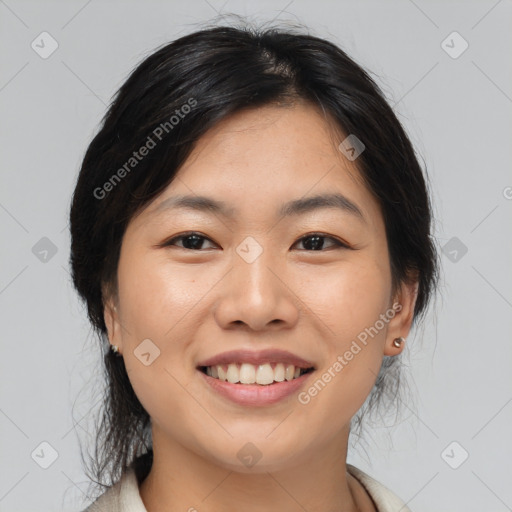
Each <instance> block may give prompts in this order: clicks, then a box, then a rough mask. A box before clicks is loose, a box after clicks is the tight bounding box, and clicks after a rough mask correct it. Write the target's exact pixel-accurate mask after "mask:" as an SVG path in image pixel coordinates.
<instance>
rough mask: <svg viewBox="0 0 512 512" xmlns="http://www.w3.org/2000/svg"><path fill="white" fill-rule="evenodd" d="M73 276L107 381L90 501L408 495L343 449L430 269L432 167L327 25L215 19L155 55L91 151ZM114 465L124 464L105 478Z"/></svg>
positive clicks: (261, 502) (152, 503)
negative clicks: (97, 491) (424, 165)
mask: <svg viewBox="0 0 512 512" xmlns="http://www.w3.org/2000/svg"><path fill="white" fill-rule="evenodd" d="M70 219H71V234H72V247H71V265H72V270H73V280H74V284H75V287H76V289H77V290H78V292H79V294H80V295H81V297H82V298H83V300H84V301H85V303H86V304H87V308H88V314H89V318H90V320H91V322H92V325H93V326H94V328H95V329H96V331H97V333H98V334H99V337H100V340H101V343H102V347H110V350H109V351H105V358H104V360H105V365H106V372H107V378H108V393H107V397H106V401H105V411H104V415H103V418H102V422H101V424H100V425H99V427H98V433H97V453H96V461H95V462H96V468H95V477H96V478H97V479H98V480H99V483H101V484H103V485H106V486H109V488H108V489H107V490H106V492H105V493H104V494H103V495H102V496H101V497H99V499H97V500H96V501H95V502H94V503H93V504H92V505H91V506H90V507H89V508H88V509H87V510H91V511H93V510H94V511H128V510H130V511H133V512H135V511H137V512H144V511H147V512H154V511H157V510H158V511H159V510H166V511H175V510H188V511H193V510H200V511H213V510H216V511H219V510H222V511H229V510H239V509H240V508H243V509H244V510H245V511H253V510H254V511H256V510H258V511H261V510H280V511H296V510H297V511H298V510H308V511H326V510H343V511H356V510H357V511H365V512H366V511H397V510H401V511H402V512H403V511H406V510H409V509H408V508H407V506H406V505H405V504H404V503H403V501H402V500H400V498H398V497H397V496H396V495H395V494H394V493H393V492H391V491H390V490H388V489H387V488H386V487H384V486H383V485H382V484H380V483H379V482H378V481H377V480H375V479H374V478H372V477H370V476H369V475H368V474H366V473H364V472H363V471H361V470H359V469H358V468H356V467H354V466H352V465H350V464H347V462H346V460H347V445H348V437H349V433H350V430H351V425H353V424H354V422H355V421H356V418H357V414H358V411H359V413H361V412H362V411H363V412H364V411H365V410H366V411H367V410H370V409H372V408H374V407H376V406H377V405H379V403H380V405H382V404H383V403H384V402H383V400H385V398H386V396H389V393H391V394H394V393H395V392H396V388H395V387H394V386H395V385H396V382H397V375H398V370H399V364H400V361H399V358H400V354H401V352H402V351H403V350H404V346H405V343H406V341H405V340H406V338H407V335H408V334H409V332H410V329H411V327H412V326H413V325H414V323H415V322H417V321H418V319H420V317H421V316H422V314H424V312H425V310H426V308H427V305H428V303H429V299H430V298H431V295H432V293H433V291H434V290H435V285H436V278H437V268H438V267H437V254H436V250H435V246H434V244H433V241H432V238H431V229H432V226H431V208H430V202H429V197H428V193H427V187H426V184H425V179H424V176H423V174H422V170H421V167H420V165H419V164H418V161H417V159H416V157H415V154H414V150H413V148H412V146H411V143H410V141H409V139H408V137H407V135H406V134H405V133H404V130H403V128H402V127H401V125H400V123H399V122H398V120H397V118H396V117H395V115H394V113H393V111H392V110H391V108H390V107H389V105H388V104H387V103H386V101H385V99H384V97H383V95H382V93H381V92H380V90H379V89H378V87H377V86H376V85H375V83H374V82H373V81H372V80H371V78H370V77H369V76H368V74H367V73H366V72H365V71H364V70H363V69H361V68H360V67H359V66H358V65H357V64H356V63H354V62H353V61H352V60H351V59H350V58H349V57H348V56H347V55H346V54H345V53H344V52H343V51H342V50H341V49H339V48H338V47H336V46H334V45H333V44H331V43H330V42H328V41H325V40H322V39H319V38H316V37H312V36H309V35H305V34H301V33H297V32H294V31H288V30H278V29H268V30H257V29H250V28H231V27H219V28H213V29H207V30H202V31H199V32H196V33H193V34H190V35H187V36H185V37H182V38H180V39H178V40H176V41H174V42H172V43H171V44H168V45H166V46H164V47H163V48H161V49H159V50H158V51H156V52H155V53H153V54H152V55H150V56H149V57H148V58H146V59H145V60H144V61H143V62H142V63H141V64H140V65H139V66H138V67H137V68H136V69H135V71H134V72H133V73H132V74H131V76H130V77H129V78H128V80H127V81H126V82H125V83H124V84H123V86H122V87H121V88H120V90H119V91H118V93H117V96H116V97H115V99H114V101H113V103H112V105H111V107H110V109H109V111H108V113H107V114H106V116H105V118H104V121H103V124H102V127H101V129H100V131H99V133H98V134H97V135H96V136H95V138H94V140H93V141H92V142H91V144H90V146H89V148H88V150H87V153H86V155H85V158H84V161H83V165H82V168H81V172H80V176H79V179H78V183H77V185H76V190H75V193H74V196H73V202H72V207H71V214H70ZM107 476H108V477H110V482H109V483H107V484H104V482H106V481H107Z"/></svg>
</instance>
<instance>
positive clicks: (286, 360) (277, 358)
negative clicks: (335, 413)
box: [198, 349, 314, 368]
mask: <svg viewBox="0 0 512 512" xmlns="http://www.w3.org/2000/svg"><path fill="white" fill-rule="evenodd" d="M230 363H238V364H241V363H249V364H253V365H255V366H257V365H260V364H265V363H283V364H293V365H294V366H296V367H299V368H314V364H313V363H311V362H310V361H306V360H305V359H302V357H299V356H297V355H295V354H292V353H291V352H288V351H286V350H273V349H267V350H261V351H259V352H254V351H252V350H230V351H229V352H223V353H222V354H217V355H216V356H213V357H210V358H208V359H205V360H204V361H201V362H200V363H199V364H198V367H200V366H215V365H219V364H230Z"/></svg>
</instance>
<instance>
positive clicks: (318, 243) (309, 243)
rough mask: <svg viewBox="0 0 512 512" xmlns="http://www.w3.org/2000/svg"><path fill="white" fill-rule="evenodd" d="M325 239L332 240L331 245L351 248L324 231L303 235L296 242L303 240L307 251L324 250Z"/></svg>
mask: <svg viewBox="0 0 512 512" xmlns="http://www.w3.org/2000/svg"><path fill="white" fill-rule="evenodd" d="M325 240H329V241H330V242H331V245H330V247H334V248H337V247H340V248H345V249H349V246H348V245H347V244H344V243H343V242H341V241H339V240H337V239H336V238H334V237H332V236H327V235H323V234H322V233H312V234H310V235H307V236H303V237H302V238H301V239H299V240H298V241H297V242H296V243H300V242H302V244H303V246H304V247H305V249H304V250H306V251H322V250H324V249H325Z"/></svg>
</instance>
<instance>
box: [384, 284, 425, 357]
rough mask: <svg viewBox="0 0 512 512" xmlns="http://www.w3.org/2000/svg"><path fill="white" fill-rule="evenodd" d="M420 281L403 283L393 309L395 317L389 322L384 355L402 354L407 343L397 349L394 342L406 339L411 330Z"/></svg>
mask: <svg viewBox="0 0 512 512" xmlns="http://www.w3.org/2000/svg"><path fill="white" fill-rule="evenodd" d="M418 286H419V284H418V281H417V280H415V281H412V282H408V283H405V282H404V283H401V284H400V287H399V289H398V291H397V293H396V294H395V297H394V299H393V302H392V304H391V308H392V309H393V310H394V311H395V316H394V317H393V318H392V319H391V320H390V321H389V324H388V332H387V336H386V344H385V346H384V355H386V356H396V355H398V354H400V353H401V352H402V351H403V349H404V345H405V343H402V345H401V346H400V347H395V345H394V344H393V341H394V340H395V339H396V338H400V337H402V338H404V339H406V338H407V336H408V335H409V332H410V330H411V326H412V321H413V318H414V306H415V304H416V298H417V297H418Z"/></svg>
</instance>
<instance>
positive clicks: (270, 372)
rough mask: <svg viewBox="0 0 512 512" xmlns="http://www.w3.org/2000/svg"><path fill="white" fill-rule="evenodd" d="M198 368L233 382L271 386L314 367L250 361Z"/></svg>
mask: <svg viewBox="0 0 512 512" xmlns="http://www.w3.org/2000/svg"><path fill="white" fill-rule="evenodd" d="M198 370H199V371H201V372H202V373H204V374H205V375H208V376H209V377H212V378H214V379H217V380H220V381H224V382H229V383H231V384H259V385H261V386H269V385H271V384H275V383H278V382H284V381H292V380H295V379H298V378H299V377H301V376H302V375H305V374H306V373H311V372H312V371H314V368H313V367H311V368H300V367H299V366H294V365H293V364H284V363H265V364H260V365H253V364H249V363H241V364H238V363H231V364H218V365H213V366H199V367H198Z"/></svg>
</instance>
